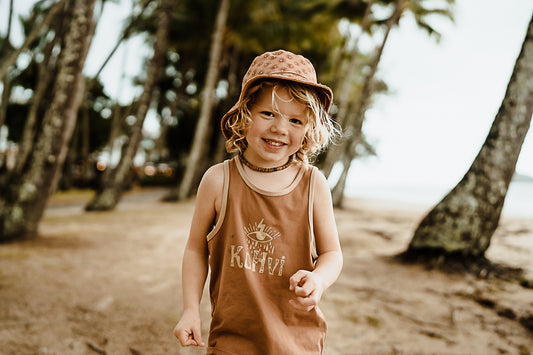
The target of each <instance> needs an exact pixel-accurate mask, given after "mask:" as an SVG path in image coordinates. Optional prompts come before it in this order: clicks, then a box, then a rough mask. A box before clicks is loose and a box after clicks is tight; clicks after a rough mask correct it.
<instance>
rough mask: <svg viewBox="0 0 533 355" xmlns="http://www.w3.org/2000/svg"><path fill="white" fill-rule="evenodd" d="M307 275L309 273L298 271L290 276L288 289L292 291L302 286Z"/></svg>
mask: <svg viewBox="0 0 533 355" xmlns="http://www.w3.org/2000/svg"><path fill="white" fill-rule="evenodd" d="M308 273H309V271H306V270H299V271H297V272H296V273H295V274H294V275H292V276H291V278H290V279H289V289H290V290H291V291H294V290H296V288H297V287H298V286H302V285H303V284H304V283H305V280H306V278H307V274H308Z"/></svg>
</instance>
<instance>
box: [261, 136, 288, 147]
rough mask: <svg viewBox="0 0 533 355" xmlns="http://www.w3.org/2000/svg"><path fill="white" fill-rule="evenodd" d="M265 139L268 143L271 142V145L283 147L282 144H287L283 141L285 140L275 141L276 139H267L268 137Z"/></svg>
mask: <svg viewBox="0 0 533 355" xmlns="http://www.w3.org/2000/svg"><path fill="white" fill-rule="evenodd" d="M263 141H264V142H266V143H267V144H270V145H272V146H274V147H281V146H284V145H286V144H285V143H283V142H280V141H274V140H271V139H267V138H263Z"/></svg>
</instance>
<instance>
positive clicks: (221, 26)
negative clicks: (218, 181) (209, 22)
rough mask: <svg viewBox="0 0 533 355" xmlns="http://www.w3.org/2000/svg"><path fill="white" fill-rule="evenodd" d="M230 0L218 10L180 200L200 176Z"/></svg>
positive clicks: (225, 0) (186, 195) (226, 0)
mask: <svg viewBox="0 0 533 355" xmlns="http://www.w3.org/2000/svg"><path fill="white" fill-rule="evenodd" d="M229 5H230V4H229V0H221V1H220V8H219V10H218V14H217V19H216V23H215V28H214V31H213V39H212V42H211V50H210V53H209V67H208V69H207V78H206V82H205V86H204V91H203V97H202V107H201V108H200V118H199V119H198V124H197V125H196V131H195V132H194V139H193V143H192V147H191V152H190V153H189V157H188V159H187V166H186V168H185V174H184V176H183V179H182V181H181V182H180V186H179V189H178V199H179V200H184V199H186V198H188V197H189V196H190V194H191V190H192V189H193V185H194V184H195V182H196V181H195V180H196V178H197V176H198V165H199V163H200V159H201V157H202V151H203V150H204V148H205V142H206V138H207V136H208V129H209V121H210V119H211V111H212V107H213V102H214V95H215V88H216V83H217V79H218V71H219V62H220V55H221V53H222V44H223V43H222V40H223V38H224V30H225V27H226V19H227V17H228V12H229Z"/></svg>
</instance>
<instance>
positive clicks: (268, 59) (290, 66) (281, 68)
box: [221, 49, 333, 139]
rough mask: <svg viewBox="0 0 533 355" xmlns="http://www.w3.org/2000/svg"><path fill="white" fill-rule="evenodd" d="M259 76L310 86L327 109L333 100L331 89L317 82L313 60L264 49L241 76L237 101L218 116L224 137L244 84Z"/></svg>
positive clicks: (283, 51)
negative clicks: (222, 115) (223, 113)
mask: <svg viewBox="0 0 533 355" xmlns="http://www.w3.org/2000/svg"><path fill="white" fill-rule="evenodd" d="M261 79H281V80H286V81H294V82H297V83H300V84H304V85H307V86H310V87H312V88H313V89H315V91H316V92H317V93H318V96H319V97H320V99H321V100H322V103H323V105H324V108H325V109H326V111H329V109H330V107H331V103H332V101H333V92H332V91H331V89H330V88H329V87H327V86H326V85H322V84H319V83H318V81H317V78H316V72H315V68H314V67H313V64H311V62H310V61H309V60H308V59H306V58H305V57H303V56H301V55H298V54H294V53H291V52H289V51H286V50H282V49H280V50H277V51H275V52H266V53H263V54H261V55H260V56H257V57H256V58H255V59H254V61H253V62H252V64H251V65H250V68H248V71H247V72H246V75H244V78H243V79H242V88H241V94H240V96H239V100H238V101H237V103H236V104H235V105H234V106H233V107H232V108H231V109H230V110H229V111H228V112H227V113H226V114H225V115H224V117H222V121H221V128H222V133H224V137H226V139H229V138H230V137H231V134H232V133H231V130H230V129H229V128H228V127H226V123H227V122H228V120H229V119H230V118H231V117H232V116H233V115H235V114H236V113H237V109H238V108H239V106H240V105H241V103H242V101H243V98H244V97H245V95H246V93H247V91H248V88H250V86H251V85H252V84H253V83H255V82H257V81H258V80H261Z"/></svg>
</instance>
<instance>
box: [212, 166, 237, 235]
mask: <svg viewBox="0 0 533 355" xmlns="http://www.w3.org/2000/svg"><path fill="white" fill-rule="evenodd" d="M230 164H233V165H235V162H234V161H233V159H230V160H225V161H224V163H223V168H224V184H223V188H222V203H221V205H220V211H219V212H218V215H217V216H216V222H215V226H214V227H213V229H212V230H211V232H209V234H208V235H207V241H209V240H211V239H212V238H213V237H214V236H215V235H216V233H217V232H218V230H219V229H220V226H221V225H222V222H223V221H224V217H225V216H226V209H227V206H228V195H229V182H230Z"/></svg>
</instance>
